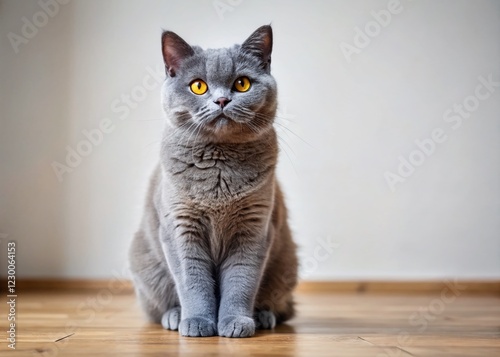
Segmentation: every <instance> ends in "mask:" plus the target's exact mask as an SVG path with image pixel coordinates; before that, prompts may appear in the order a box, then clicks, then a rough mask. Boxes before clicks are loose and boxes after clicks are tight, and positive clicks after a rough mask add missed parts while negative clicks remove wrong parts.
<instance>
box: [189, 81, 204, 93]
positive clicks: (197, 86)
mask: <svg viewBox="0 0 500 357" xmlns="http://www.w3.org/2000/svg"><path fill="white" fill-rule="evenodd" d="M189 88H191V92H193V93H194V94H197V95H202V94H205V93H206V92H207V90H208V85H207V84H206V83H205V82H204V81H202V80H201V79H195V80H194V81H192V82H191V84H190V85H189Z"/></svg>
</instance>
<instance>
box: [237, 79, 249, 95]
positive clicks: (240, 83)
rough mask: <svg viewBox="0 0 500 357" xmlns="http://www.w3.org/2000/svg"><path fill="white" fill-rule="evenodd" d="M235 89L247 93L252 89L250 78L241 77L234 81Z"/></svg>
mask: <svg viewBox="0 0 500 357" xmlns="http://www.w3.org/2000/svg"><path fill="white" fill-rule="evenodd" d="M233 88H234V89H236V90H237V91H238V92H246V91H248V90H249V89H250V79H248V77H240V78H238V79H237V80H236V81H234V84H233Z"/></svg>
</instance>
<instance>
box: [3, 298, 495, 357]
mask: <svg viewBox="0 0 500 357" xmlns="http://www.w3.org/2000/svg"><path fill="white" fill-rule="evenodd" d="M297 301H298V306H297V307H298V311H299V313H298V316H297V317H296V318H295V319H293V320H292V321H290V322H289V323H288V324H287V325H283V326H280V327H278V328H276V329H275V330H274V331H265V332H258V333H257V335H256V336H255V337H251V338H246V339H228V338H221V337H209V338H186V337H180V336H179V335H178V333H177V332H172V331H166V330H163V329H162V328H161V327H160V326H158V325H151V324H148V323H147V322H145V320H144V319H143V316H142V313H141V311H140V309H139V308H138V306H137V303H136V300H135V297H134V296H133V294H131V293H126V294H118V295H112V294H110V293H109V291H101V292H98V291H87V292H80V293H75V292H60V291H57V292H52V293H50V292H24V293H23V294H20V296H19V297H18V300H17V322H18V326H17V328H18V331H17V349H16V352H14V353H12V352H6V351H10V350H9V349H8V348H7V343H6V340H5V338H4V337H2V339H1V341H2V342H0V343H1V344H2V345H1V346H0V355H2V356H10V355H12V356H15V355H19V356H156V355H157V356H171V355H173V356H200V355H202V356H223V355H228V356H229V355H231V356H308V357H309V356H380V357H381V356H387V357H392V356H483V357H484V356H495V357H498V356H500V298H499V297H495V296H490V297H485V296H465V295H460V296H452V297H451V298H450V297H449V296H442V295H441V294H426V295H407V296H405V295H396V296H395V295H388V294H385V295H380V294H356V293H347V294H345V293H344V294H334V293H329V292H316V293H311V292H302V293H299V294H298V295H297ZM4 304H5V303H2V305H4ZM3 309H4V307H2V311H4V310H3ZM6 322H7V321H6V318H5V315H4V313H2V321H1V322H0V324H1V330H2V331H6V330H5V329H6Z"/></svg>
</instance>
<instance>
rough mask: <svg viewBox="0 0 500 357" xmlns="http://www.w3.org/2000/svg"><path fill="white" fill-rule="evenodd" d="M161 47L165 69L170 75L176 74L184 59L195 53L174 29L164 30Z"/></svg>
mask: <svg viewBox="0 0 500 357" xmlns="http://www.w3.org/2000/svg"><path fill="white" fill-rule="evenodd" d="M161 47H162V52H163V62H165V70H166V72H167V74H168V75H169V76H170V77H174V76H175V72H177V70H178V69H179V67H180V65H181V63H182V61H183V60H184V59H186V58H187V57H190V56H192V55H194V51H193V49H192V48H191V46H189V45H188V44H187V42H186V41H184V40H183V39H182V38H180V37H179V36H178V35H177V34H176V33H174V32H172V31H164V32H163V34H162V36H161Z"/></svg>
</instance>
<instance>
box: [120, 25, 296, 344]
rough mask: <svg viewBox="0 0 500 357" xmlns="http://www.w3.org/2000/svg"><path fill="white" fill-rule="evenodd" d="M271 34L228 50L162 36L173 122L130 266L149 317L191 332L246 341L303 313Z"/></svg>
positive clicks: (166, 102)
mask: <svg viewBox="0 0 500 357" xmlns="http://www.w3.org/2000/svg"><path fill="white" fill-rule="evenodd" d="M272 42H273V39H272V30H271V27H270V26H262V27H260V28H259V29H257V30H256V31H255V32H254V33H253V34H252V35H251V36H250V37H249V38H248V39H247V40H246V41H245V42H244V43H243V44H242V45H234V46H233V47H231V48H222V49H208V50H203V49H201V48H200V47H197V46H190V45H188V44H187V43H186V42H185V41H184V40H183V39H181V38H180V37H179V36H178V35H176V34H175V33H173V32H169V31H166V32H164V33H163V35H162V50H163V58H164V62H165V66H166V72H167V78H166V80H165V83H164V85H163V87H162V104H163V109H164V111H165V114H166V117H167V125H166V129H165V132H164V134H163V141H162V147H161V155H160V163H159V165H158V167H157V168H156V170H155V172H154V174H153V177H152V179H151V183H150V188H149V193H148V196H147V202H146V208H145V212H144V216H143V220H142V223H141V227H140V229H139V231H138V232H137V234H136V235H135V237H134V239H133V242H132V246H131V249H130V265H131V271H132V276H133V281H134V285H135V289H136V293H137V295H138V298H139V300H140V302H141V304H142V306H143V308H144V310H145V311H146V313H147V315H148V316H149V318H150V319H151V320H152V321H154V322H157V323H161V324H162V325H163V327H164V328H166V329H169V330H179V333H180V334H181V335H183V336H213V335H216V334H218V335H220V336H226V337H247V336H252V335H253V334H254V333H255V329H256V328H263V329H272V328H274V326H275V325H276V323H280V322H283V321H286V320H288V319H290V318H291V317H293V315H294V304H293V297H292V290H293V288H294V287H295V285H296V282H297V257H296V246H295V244H294V242H293V241H292V238H291V234H290V230H289V227H288V223H287V213H286V207H285V204H284V200H283V196H282V193H281V191H280V188H279V186H278V183H277V181H276V178H275V167H276V161H277V156H278V144H277V139H276V133H275V130H274V128H273V122H274V118H275V114H276V107H277V88H276V82H275V80H274V78H273V77H272V76H271V74H270V64H271V51H272Z"/></svg>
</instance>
